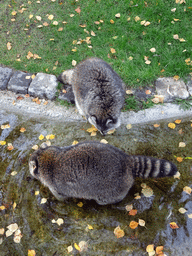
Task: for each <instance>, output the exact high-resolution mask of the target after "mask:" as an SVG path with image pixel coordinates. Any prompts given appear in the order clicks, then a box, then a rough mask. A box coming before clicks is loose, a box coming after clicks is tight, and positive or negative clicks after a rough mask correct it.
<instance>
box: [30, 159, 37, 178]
mask: <svg viewBox="0 0 192 256" xmlns="http://www.w3.org/2000/svg"><path fill="white" fill-rule="evenodd" d="M29 171H30V173H31V175H32V176H36V175H37V174H38V161H37V159H34V160H31V161H29Z"/></svg>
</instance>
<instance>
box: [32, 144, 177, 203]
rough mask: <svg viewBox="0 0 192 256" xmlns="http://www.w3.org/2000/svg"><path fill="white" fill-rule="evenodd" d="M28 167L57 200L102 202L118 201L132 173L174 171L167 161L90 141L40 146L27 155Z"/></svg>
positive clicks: (155, 174)
mask: <svg viewBox="0 0 192 256" xmlns="http://www.w3.org/2000/svg"><path fill="white" fill-rule="evenodd" d="M29 170H30V173H31V175H32V176H34V177H35V178H36V179H38V180H40V181H41V182H42V183H43V184H44V185H45V186H47V187H48V188H49V189H50V190H51V192H52V193H53V194H54V196H55V197H56V198H57V199H59V200H64V199H66V198H69V197H74V198H84V199H94V200H95V201H96V202H97V203H98V204H101V205H105V204H112V203H117V202H119V201H121V200H122V199H123V198H124V197H125V196H126V195H127V193H128V191H129V190H130V188H131V187H132V185H133V183H134V178H135V177H142V178H147V177H154V178H158V177H164V176H173V175H174V174H175V173H176V172H177V168H176V166H175V165H174V164H173V163H171V162H169V161H166V160H160V159H156V158H152V157H146V156H129V155H127V154H125V153H124V152H123V151H121V150H119V149H118V148H116V147H113V146H111V145H106V144H103V143H99V142H93V141H92V142H91V141H87V142H82V143H78V144H77V145H74V146H69V147H55V146H51V147H47V148H45V149H39V150H37V151H36V152H34V154H33V155H32V156H31V157H30V159H29Z"/></svg>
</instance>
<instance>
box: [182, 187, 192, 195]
mask: <svg viewBox="0 0 192 256" xmlns="http://www.w3.org/2000/svg"><path fill="white" fill-rule="evenodd" d="M183 191H184V192H186V193H187V194H189V195H190V194H191V191H192V189H191V188H190V187H188V186H185V187H184V188H183Z"/></svg>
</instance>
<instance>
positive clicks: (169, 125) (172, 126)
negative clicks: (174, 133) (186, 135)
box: [168, 123, 176, 129]
mask: <svg viewBox="0 0 192 256" xmlns="http://www.w3.org/2000/svg"><path fill="white" fill-rule="evenodd" d="M168 127H169V128H171V129H175V127H176V125H175V124H174V123H169V124H168Z"/></svg>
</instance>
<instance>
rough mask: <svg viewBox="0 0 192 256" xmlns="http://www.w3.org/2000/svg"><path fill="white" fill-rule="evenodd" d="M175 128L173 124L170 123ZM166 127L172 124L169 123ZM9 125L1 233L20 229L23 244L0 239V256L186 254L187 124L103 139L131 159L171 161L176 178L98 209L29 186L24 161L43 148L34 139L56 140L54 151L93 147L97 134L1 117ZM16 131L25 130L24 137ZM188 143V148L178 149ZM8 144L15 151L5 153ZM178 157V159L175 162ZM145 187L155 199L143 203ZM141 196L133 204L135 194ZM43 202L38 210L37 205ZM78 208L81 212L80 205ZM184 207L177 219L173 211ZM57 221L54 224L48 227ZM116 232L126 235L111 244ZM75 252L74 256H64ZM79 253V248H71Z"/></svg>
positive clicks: (1, 163)
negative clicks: (153, 250)
mask: <svg viewBox="0 0 192 256" xmlns="http://www.w3.org/2000/svg"><path fill="white" fill-rule="evenodd" d="M172 121H174V120H172ZM169 122H170V121H169ZM5 124H10V128H8V129H0V141H6V145H1V146H0V179H1V189H0V206H4V208H5V209H3V208H2V210H0V211H1V216H0V229H2V228H4V229H5V232H6V231H7V226H8V225H10V224H12V223H17V224H18V226H19V228H20V230H21V234H22V237H21V240H20V242H19V243H15V242H14V236H15V235H14V234H15V233H13V234H12V235H10V236H6V234H5V232H4V234H2V235H0V242H1V245H0V247H1V255H2V256H5V255H6V256H7V255H27V254H28V250H35V252H36V255H46V256H47V255H48V256H49V255H51V256H52V255H54V256H59V255H68V254H69V255H78V254H79V253H80V252H78V249H79V248H78V247H76V246H75V245H74V244H75V243H76V244H77V246H78V244H79V242H81V241H85V242H86V243H87V245H88V248H87V249H86V250H85V251H84V252H81V253H80V254H81V255H129V256H133V255H134V256H137V255H138V256H142V255H147V253H146V246H147V245H148V244H154V245H155V247H156V246H160V245H164V250H163V252H164V253H166V255H168V256H169V255H176V256H177V255H178V256H180V255H182V254H184V255H185V256H187V255H191V252H192V248H191V242H192V238H191V234H192V218H191V215H190V214H192V200H191V194H187V193H186V192H183V187H185V186H189V187H192V177H191V166H192V160H191V159H185V158H186V157H192V139H191V129H192V127H191V123H190V121H187V120H186V121H185V120H182V122H181V124H178V125H176V128H175V129H170V128H169V127H168V121H166V122H161V123H159V124H160V127H157V128H155V127H154V126H153V124H147V125H133V127H132V128H131V129H130V130H128V129H127V128H126V127H125V126H122V127H120V128H119V129H118V130H117V131H116V132H115V133H114V134H111V135H107V136H106V137H105V139H106V140H107V141H108V143H109V144H112V145H114V146H116V147H118V148H120V149H122V150H124V151H125V152H127V153H129V154H140V155H148V156H154V157H159V158H165V159H167V160H171V161H173V162H174V163H176V164H177V166H178V169H179V171H180V173H181V177H180V179H179V180H178V179H174V178H163V179H159V180H154V179H147V180H142V179H137V180H136V182H135V184H134V186H133V187H132V189H131V190H130V192H129V195H127V197H126V198H125V199H124V200H123V201H122V202H120V203H118V204H115V205H108V206H100V205H97V204H96V203H95V202H94V201H86V200H76V199H68V200H66V201H65V202H58V201H57V200H56V199H55V198H54V196H53V195H52V194H51V193H50V191H49V190H48V189H47V188H45V187H44V186H43V185H41V184H40V183H39V182H38V181H37V180H35V179H33V178H32V177H31V176H30V174H29V170H28V159H29V156H30V154H31V153H32V152H33V151H34V150H33V149H32V147H33V146H34V145H40V144H41V143H42V142H44V141H45V140H46V139H44V140H42V141H40V140H39V135H40V134H43V135H44V136H46V135H48V134H54V135H56V137H55V139H53V140H51V143H52V145H60V146H66V145H71V144H72V142H73V141H74V140H77V141H84V140H97V141H100V140H101V139H103V137H102V136H101V135H100V133H97V135H96V136H94V137H91V136H90V134H89V133H88V132H87V131H86V130H87V129H88V128H90V124H87V123H64V122H49V121H47V120H34V119H29V118H28V117H22V116H16V115H14V114H6V113H1V114H0V125H5ZM21 127H24V128H25V129H26V131H25V132H21V131H20V129H21ZM179 142H185V143H186V147H183V148H182V147H179V146H178V145H179ZM8 143H11V144H12V145H13V149H12V150H8V149H7V145H8ZM176 157H182V158H183V161H182V162H178V161H177V160H176ZM142 183H146V184H147V186H149V187H150V188H151V189H152V190H153V196H151V197H145V196H144V195H143V194H142V193H141V190H142V187H141V184H142ZM137 193H138V195H139V196H140V197H141V198H140V199H135V196H136V194H137ZM44 198H45V199H47V201H46V203H42V199H44ZM80 202H81V203H82V204H81V205H80V204H79V203H80ZM131 204H132V206H133V209H136V210H137V213H136V215H129V212H128V211H127V210H126V209H125V207H126V206H127V205H131ZM180 208H185V209H186V212H185V213H184V214H181V213H180V212H179V211H178V210H179V209H180ZM58 218H62V219H63V221H64V223H63V224H62V225H58V224H57V223H55V222H53V220H55V221H56V220H58ZM139 219H140V220H144V221H145V225H144V226H138V227H137V228H136V229H131V228H130V227H129V224H130V222H131V221H136V222H138V220H139ZM170 222H175V223H176V224H177V225H178V227H179V228H178V229H171V228H170ZM117 226H120V228H121V229H122V230H124V232H125V235H124V236H123V237H122V238H116V236H115V235H114V229H115V228H116V227H117ZM70 246H72V251H71V252H68V250H69V247H70ZM75 247H76V249H75Z"/></svg>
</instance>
